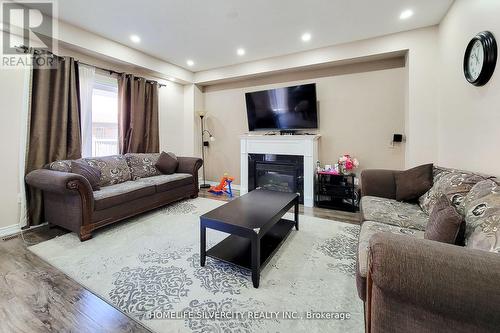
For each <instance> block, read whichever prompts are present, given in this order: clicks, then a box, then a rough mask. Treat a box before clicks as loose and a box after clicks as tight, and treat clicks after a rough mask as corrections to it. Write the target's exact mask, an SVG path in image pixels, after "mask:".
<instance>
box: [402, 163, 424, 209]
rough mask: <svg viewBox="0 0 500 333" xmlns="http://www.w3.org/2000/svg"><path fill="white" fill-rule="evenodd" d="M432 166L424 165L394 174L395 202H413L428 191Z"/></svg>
mask: <svg viewBox="0 0 500 333" xmlns="http://www.w3.org/2000/svg"><path fill="white" fill-rule="evenodd" d="M432 172H433V165H432V163H431V164H424V165H420V166H417V167H415V168H412V169H409V170H405V171H401V172H396V173H395V174H394V180H395V182H396V200H398V201H413V200H416V199H418V198H419V197H420V196H421V195H422V194H424V193H426V192H427V191H429V190H430V188H431V187H432V183H433V176H432Z"/></svg>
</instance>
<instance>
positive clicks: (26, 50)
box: [16, 45, 167, 87]
mask: <svg viewBox="0 0 500 333" xmlns="http://www.w3.org/2000/svg"><path fill="white" fill-rule="evenodd" d="M16 48H18V49H20V50H22V51H23V52H24V53H33V54H44V53H45V54H49V55H52V56H55V57H59V58H62V57H61V56H58V55H57V54H54V53H52V52H51V51H49V50H41V49H36V48H33V47H27V46H25V45H21V46H17V47H16ZM75 61H76V62H78V63H80V64H82V65H86V66H90V67H94V68H97V69H100V70H102V71H105V72H109V74H117V75H123V74H125V75H133V74H128V73H125V72H117V71H115V70H112V69H108V68H103V67H99V66H96V65H92V64H88V63H85V62H83V61H80V60H78V59H75ZM137 77H138V78H142V79H144V80H146V82H150V83H157V84H158V86H159V87H166V86H167V85H166V84H163V83H159V82H158V81H155V80H149V79H146V78H144V77H141V76H137Z"/></svg>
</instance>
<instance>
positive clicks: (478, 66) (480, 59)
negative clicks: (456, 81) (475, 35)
mask: <svg viewBox="0 0 500 333" xmlns="http://www.w3.org/2000/svg"><path fill="white" fill-rule="evenodd" d="M483 65H484V49H483V43H481V41H480V40H476V41H475V43H474V45H473V46H472V49H471V51H470V54H469V62H468V67H469V74H470V76H471V79H472V80H477V78H478V77H479V75H480V74H481V71H482V69H483Z"/></svg>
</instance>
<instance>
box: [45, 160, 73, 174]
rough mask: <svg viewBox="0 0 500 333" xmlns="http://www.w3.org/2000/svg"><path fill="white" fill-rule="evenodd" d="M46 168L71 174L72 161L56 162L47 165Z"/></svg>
mask: <svg viewBox="0 0 500 333" xmlns="http://www.w3.org/2000/svg"><path fill="white" fill-rule="evenodd" d="M45 168H46V169H50V170H54V171H60V172H71V160H59V161H54V162H52V163H49V164H47V165H46V166H45Z"/></svg>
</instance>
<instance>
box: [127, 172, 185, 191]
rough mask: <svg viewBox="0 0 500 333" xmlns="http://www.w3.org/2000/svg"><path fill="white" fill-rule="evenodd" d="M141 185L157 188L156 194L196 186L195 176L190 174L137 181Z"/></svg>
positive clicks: (177, 174) (161, 176) (174, 174)
mask: <svg viewBox="0 0 500 333" xmlns="http://www.w3.org/2000/svg"><path fill="white" fill-rule="evenodd" d="M136 182H139V183H141V184H145V185H148V186H155V187H156V192H165V191H169V190H172V189H174V188H177V187H181V186H184V185H190V184H194V180H193V176H192V175H190V174H188V173H173V174H171V175H159V176H154V177H148V178H141V179H139V180H136Z"/></svg>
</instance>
